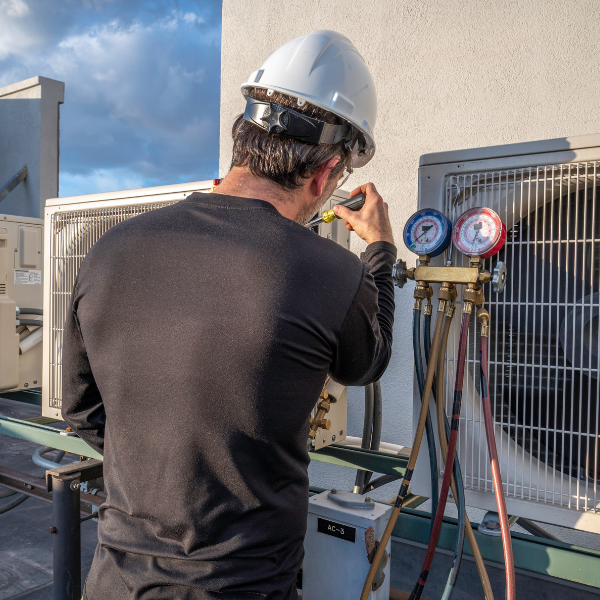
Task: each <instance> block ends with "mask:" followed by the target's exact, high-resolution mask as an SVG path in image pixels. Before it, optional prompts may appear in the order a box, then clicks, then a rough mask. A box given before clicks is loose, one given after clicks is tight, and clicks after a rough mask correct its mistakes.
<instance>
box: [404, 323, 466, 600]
mask: <svg viewBox="0 0 600 600" xmlns="http://www.w3.org/2000/svg"><path fill="white" fill-rule="evenodd" d="M470 320H471V313H470V312H463V316H462V323H461V328H460V343H459V345H458V362H457V364H456V381H455V384H454V402H453V405H452V423H451V426H450V439H449V440H448V454H447V456H446V468H445V469H444V478H443V480H442V490H441V493H440V502H439V504H438V510H437V513H436V515H435V521H434V523H433V529H432V532H431V536H430V538H429V545H428V546H427V554H426V555H425V561H424V562H423V569H422V571H421V575H420V576H419V579H418V581H417V583H416V584H415V587H414V589H413V591H412V593H411V595H410V597H409V600H418V598H420V597H421V594H422V593H423V589H424V588H425V583H426V581H427V576H428V575H429V570H430V569H431V563H432V562H433V556H434V553H435V547H436V545H437V540H438V537H439V535H440V531H441V528H442V521H443V518H444V509H445V508H446V499H447V497H448V491H449V489H450V480H451V478H452V467H451V465H452V463H453V462H454V455H455V453H456V442H457V440H458V424H459V419H460V407H461V402H462V387H463V378H464V369H465V358H466V355H467V338H468V334H469V322H470ZM437 329H438V327H437V323H436V331H437ZM439 338H440V336H439V335H438V346H439ZM437 356H438V354H437V348H436V353H435V357H433V356H432V357H431V360H432V361H433V362H436V361H437ZM430 366H431V364H430ZM428 371H429V369H428Z"/></svg>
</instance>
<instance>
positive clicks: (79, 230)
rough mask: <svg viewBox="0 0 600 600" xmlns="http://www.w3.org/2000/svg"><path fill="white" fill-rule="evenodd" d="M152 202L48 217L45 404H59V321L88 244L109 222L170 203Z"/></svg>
mask: <svg viewBox="0 0 600 600" xmlns="http://www.w3.org/2000/svg"><path fill="white" fill-rule="evenodd" d="M174 203H175V201H163V202H152V203H148V204H134V205H130V206H118V207H110V208H96V209H86V210H73V211H69V212H56V213H54V214H53V215H52V216H51V219H50V232H49V233H50V235H51V239H50V263H51V264H50V270H49V271H48V273H47V274H46V277H47V281H48V284H49V285H50V327H49V331H50V361H49V365H48V366H49V370H50V371H49V380H48V383H49V386H48V387H49V406H50V407H51V408H55V409H60V407H61V404H62V400H61V399H62V341H63V325H64V322H65V318H66V314H67V308H68V306H69V301H70V300H71V292H72V290H73V285H74V284H75V278H76V277H77V273H78V272H79V267H80V266H81V263H82V262H83V259H84V258H85V257H86V255H87V253H88V252H89V250H90V248H91V247H92V246H93V245H94V244H95V243H96V242H97V241H98V240H99V239H100V237H101V236H102V235H103V234H104V233H106V232H107V231H108V230H109V229H110V228H111V227H112V226H113V225H116V224H117V223H120V222H121V221H125V220H126V219H130V218H131V217H135V216H137V215H140V214H142V213H145V212H148V211H151V210H156V209H157V208H163V207H165V206H169V205H171V204H174Z"/></svg>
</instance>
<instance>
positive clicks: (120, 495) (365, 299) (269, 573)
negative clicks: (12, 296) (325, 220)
mask: <svg viewBox="0 0 600 600" xmlns="http://www.w3.org/2000/svg"><path fill="white" fill-rule="evenodd" d="M394 256H395V249H394V247H393V246H392V245H391V244H388V243H387V242H378V243H376V244H372V245H371V246H370V247H369V249H368V252H367V260H370V262H371V265H368V264H363V263H362V262H361V261H359V260H358V259H357V258H356V257H355V256H354V255H352V254H351V253H349V252H347V251H346V250H344V249H342V248H341V247H339V246H337V245H336V244H334V243H333V242H331V241H329V240H323V239H321V238H319V237H317V236H316V235H314V234H313V233H312V232H311V231H309V230H307V229H306V228H304V227H302V226H300V225H298V224H297V223H294V222H293V221H291V220H289V219H286V218H284V217H282V216H281V215H280V214H279V213H278V212H277V210H276V209H275V208H274V207H273V206H272V205H271V204H269V203H267V202H263V201H261V200H249V199H242V198H236V197H231V196H223V195H215V194H212V195H202V194H194V195H192V196H191V197H189V198H188V199H187V200H185V201H183V202H180V203H178V204H176V205H174V206H172V207H169V208H165V209H161V210H158V211H154V212H150V213H147V214H145V215H143V216H141V217H137V218H135V219H131V220H129V221H126V222H124V223H122V224H120V225H118V226H116V227H114V228H113V229H111V230H109V232H108V233H106V234H105V235H104V236H103V237H102V238H101V240H100V241H99V242H98V243H97V244H96V245H95V246H94V248H92V250H91V251H90V253H89V255H88V257H87V258H86V260H85V261H84V264H83V265H82V268H81V270H80V273H79V276H78V280H77V283H76V286H75V289H74V292H73V303H72V307H71V310H70V312H69V315H68V316H67V322H66V325H65V349H64V357H63V362H64V365H65V367H64V374H63V388H64V389H63V405H64V408H63V411H64V415H65V418H66V420H67V421H68V422H69V423H70V424H72V425H73V426H75V428H76V429H77V431H78V432H79V433H80V435H81V436H82V437H83V438H84V439H86V441H88V443H90V444H91V445H92V446H94V447H96V448H97V449H98V450H99V451H101V452H102V453H103V455H104V465H105V483H106V488H107V492H108V499H107V502H106V503H105V504H104V505H103V506H102V507H101V509H100V526H99V542H100V544H99V547H98V550H97V554H96V557H95V560H94V565H93V567H92V571H91V573H90V578H89V579H88V583H87V586H86V594H87V596H88V597H89V598H90V600H93V599H95V598H101V597H110V598H113V599H115V600H118V599H120V598H144V600H146V599H151V598H152V599H155V598H156V599H162V598H173V597H177V598H184V597H185V598H211V597H213V595H212V592H230V594H218V593H217V594H216V595H215V596H214V597H218V598H223V600H226V599H227V598H252V597H256V595H257V594H258V595H259V597H260V596H263V597H268V598H274V599H275V598H276V599H283V598H287V597H290V598H292V597H294V596H293V594H294V592H293V590H292V588H293V585H292V584H293V580H294V578H295V574H296V572H297V570H298V568H299V566H300V564H301V561H302V542H303V538H304V533H305V527H306V506H307V500H308V479H307V473H306V467H307V464H308V454H307V450H306V441H307V436H308V429H309V426H308V419H309V414H310V410H311V408H312V406H313V405H314V403H315V401H316V399H317V398H318V396H319V392H320V391H321V388H322V386H323V384H324V382H325V379H326V377H327V374H328V373H330V374H331V375H332V376H333V377H334V378H335V379H336V380H337V381H340V382H341V383H344V384H349V385H359V384H363V383H366V382H369V381H372V380H373V379H376V378H378V377H379V376H380V375H381V373H382V372H383V370H384V369H385V366H386V365H387V361H388V360H389V354H390V346H391V327H392V314H393V288H392V283H391V279H390V278H389V274H390V272H391V264H392V262H393V259H394ZM369 269H371V270H372V271H373V274H374V275H375V280H374V279H373V277H372V276H371V275H370V274H369ZM386 277H387V279H389V284H388V282H387V281H384V280H385V278H386ZM375 282H376V283H377V287H376V286H375ZM377 288H379V290H378V289H377ZM378 298H379V300H378ZM378 301H379V311H380V313H379V315H378V318H377V319H375V318H374V315H376V314H377V312H378V306H377V303H378ZM104 423H106V425H105V426H104Z"/></svg>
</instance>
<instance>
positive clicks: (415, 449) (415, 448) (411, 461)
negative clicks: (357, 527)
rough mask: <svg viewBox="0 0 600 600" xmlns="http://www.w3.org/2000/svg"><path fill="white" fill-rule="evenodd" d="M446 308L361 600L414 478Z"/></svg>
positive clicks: (441, 305) (366, 594) (438, 324)
mask: <svg viewBox="0 0 600 600" xmlns="http://www.w3.org/2000/svg"><path fill="white" fill-rule="evenodd" d="M445 308H446V302H445V301H444V300H440V301H439V306H438V313H441V314H440V315H438V319H437V320H436V323H435V331H434V333H433V341H432V343H431V353H430V356H429V365H428V366H427V375H426V376H425V385H424V387H423V400H422V402H421V411H420V413H419V421H418V422H417V430H416V432H415V438H414V440H413V445H412V448H411V451H410V457H409V458H408V464H407V466H406V473H405V475H404V479H403V480H402V486H401V488H400V493H398V496H397V498H396V506H394V508H393V509H392V514H391V515H390V520H389V521H388V523H387V525H386V527H385V531H384V532H383V535H382V536H381V541H380V542H379V546H378V547H377V552H376V553H375V557H374V558H373V562H372V563H371V568H370V569H369V573H368V574H367V578H366V580H365V584H364V586H363V589H362V593H361V595H360V600H367V599H368V597H369V594H370V592H371V588H372V587H373V580H374V579H375V573H376V572H377V568H378V567H379V563H380V562H381V559H382V558H383V554H384V552H385V549H386V547H387V544H388V542H389V540H390V537H391V536H392V531H393V530H394V526H395V525H396V521H397V520H398V515H399V514H400V510H401V509H402V502H403V500H404V496H405V495H406V492H407V491H408V485H409V483H410V479H411V477H412V473H413V470H414V468H415V464H416V462H417V456H418V455H419V448H420V447H421V440H422V439H423V432H424V431H425V422H426V420H427V410H428V409H429V398H430V396H431V388H432V387H433V376H434V374H435V365H436V363H437V357H438V350H439V347H440V338H441V334H442V321H443V318H442V316H443V314H444V310H445Z"/></svg>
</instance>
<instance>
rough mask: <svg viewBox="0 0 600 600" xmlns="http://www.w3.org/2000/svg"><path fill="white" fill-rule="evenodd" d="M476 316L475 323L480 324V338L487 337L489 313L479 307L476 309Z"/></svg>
mask: <svg viewBox="0 0 600 600" xmlns="http://www.w3.org/2000/svg"><path fill="white" fill-rule="evenodd" d="M476 314H477V322H478V323H481V336H482V337H488V332H489V322H490V313H488V311H487V310H486V309H485V308H483V307H482V306H480V307H479V308H478V309H477V313H476Z"/></svg>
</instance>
